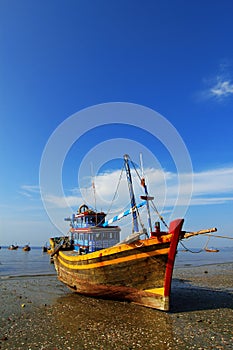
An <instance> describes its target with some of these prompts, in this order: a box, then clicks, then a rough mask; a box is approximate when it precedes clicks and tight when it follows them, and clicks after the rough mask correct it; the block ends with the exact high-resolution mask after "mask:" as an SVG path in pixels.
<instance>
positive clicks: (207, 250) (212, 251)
mask: <svg viewBox="0 0 233 350" xmlns="http://www.w3.org/2000/svg"><path fill="white" fill-rule="evenodd" d="M205 251H206V252H208V253H218V252H219V249H214V248H205Z"/></svg>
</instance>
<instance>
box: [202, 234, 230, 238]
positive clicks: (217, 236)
mask: <svg viewBox="0 0 233 350" xmlns="http://www.w3.org/2000/svg"><path fill="white" fill-rule="evenodd" d="M204 235H205V236H210V237H216V238H225V239H233V237H229V236H219V235H212V234H210V233H204Z"/></svg>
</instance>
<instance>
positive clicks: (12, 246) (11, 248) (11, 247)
mask: <svg viewBox="0 0 233 350" xmlns="http://www.w3.org/2000/svg"><path fill="white" fill-rule="evenodd" d="M18 248H19V246H18V245H14V244H11V245H10V246H9V247H8V248H7V249H8V250H17V249H18Z"/></svg>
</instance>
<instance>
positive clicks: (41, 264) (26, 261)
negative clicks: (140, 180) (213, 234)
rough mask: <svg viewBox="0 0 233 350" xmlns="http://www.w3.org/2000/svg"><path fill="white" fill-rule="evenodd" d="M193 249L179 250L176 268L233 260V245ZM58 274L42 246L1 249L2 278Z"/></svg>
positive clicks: (0, 274) (0, 273) (0, 270)
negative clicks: (214, 249) (211, 248)
mask: <svg viewBox="0 0 233 350" xmlns="http://www.w3.org/2000/svg"><path fill="white" fill-rule="evenodd" d="M197 251H198V250H195V249H192V252H190V251H183V250H178V252H177V255H176V261H175V268H179V267H186V266H187V267H188V266H203V265H208V264H223V263H228V262H233V247H227V248H220V250H219V252H217V253H212V252H211V253H209V252H205V251H201V252H200V253H196V252H197ZM48 275H56V272H55V269H54V265H53V264H51V263H50V256H49V254H47V253H43V252H42V248H38V247H32V248H31V250H30V251H29V252H24V251H23V250H22V248H18V249H17V250H8V249H7V247H4V248H2V249H0V278H1V279H2V278H7V277H15V276H48Z"/></svg>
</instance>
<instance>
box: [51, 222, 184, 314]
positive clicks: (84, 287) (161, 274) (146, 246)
mask: <svg viewBox="0 0 233 350" xmlns="http://www.w3.org/2000/svg"><path fill="white" fill-rule="evenodd" d="M173 223H174V225H173V226H174V228H173V226H172V228H170V229H169V233H166V234H165V233H164V234H162V235H160V236H158V237H154V238H150V239H146V240H138V241H135V242H133V243H130V244H120V245H116V246H114V247H111V248H106V249H102V250H99V251H96V252H93V253H89V254H85V255H77V252H74V251H61V250H60V251H57V252H56V254H55V255H54V256H53V259H54V264H55V268H56V270H57V273H58V278H59V279H60V280H61V281H62V282H63V283H65V284H66V285H68V286H69V287H70V288H71V289H72V290H73V291H75V292H77V293H80V294H83V295H88V296H93V297H102V298H114V299H121V300H129V301H132V302H135V303H138V304H141V305H144V306H148V307H152V308H156V309H160V310H169V298H170V288H171V279H172V271H173V266H174V260H175V255H176V249H177V244H178V241H179V238H180V235H181V227H182V224H183V220H176V221H174V222H173Z"/></svg>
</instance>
